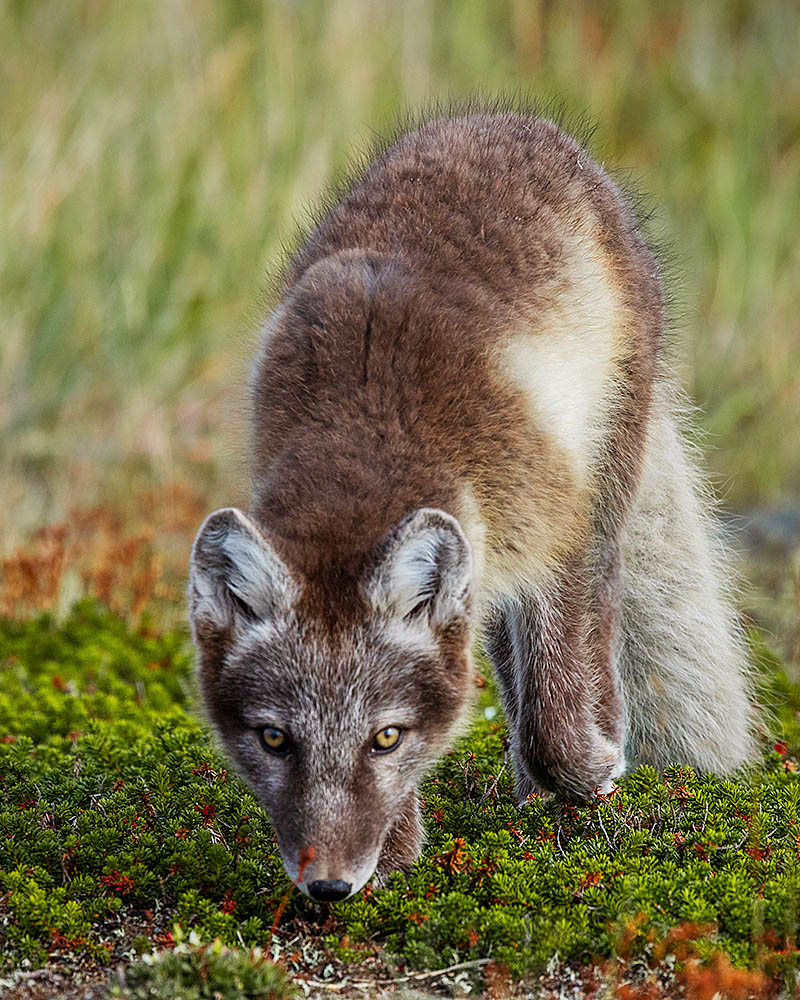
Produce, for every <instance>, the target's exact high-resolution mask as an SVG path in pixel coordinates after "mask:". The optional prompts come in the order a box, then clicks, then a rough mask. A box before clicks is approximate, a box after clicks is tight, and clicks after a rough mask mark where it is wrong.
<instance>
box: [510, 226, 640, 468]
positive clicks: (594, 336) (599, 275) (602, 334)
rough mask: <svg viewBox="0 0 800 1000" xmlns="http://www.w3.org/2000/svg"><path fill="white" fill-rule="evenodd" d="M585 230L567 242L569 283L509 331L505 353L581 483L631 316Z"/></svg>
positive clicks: (612, 392)
mask: <svg viewBox="0 0 800 1000" xmlns="http://www.w3.org/2000/svg"><path fill="white" fill-rule="evenodd" d="M587 229H589V226H588V225H586V226H584V227H583V229H581V230H579V231H578V232H576V233H574V234H570V235H569V236H568V237H567V239H566V241H565V252H566V255H567V256H566V260H565V275H564V277H565V279H566V280H565V287H563V286H562V287H561V288H559V290H558V292H557V293H554V298H553V301H552V302H550V303H548V306H547V308H546V310H545V311H543V312H542V313H539V314H537V315H535V316H534V317H533V318H532V323H531V326H530V328H529V329H527V330H524V331H522V332H519V333H513V334H512V335H511V337H510V340H509V342H508V345H507V348H506V352H505V356H504V358H503V367H504V370H505V372H506V373H507V375H508V376H509V377H510V379H511V381H512V382H513V383H514V384H515V385H516V386H517V387H518V388H520V389H521V390H522V391H523V392H524V393H525V396H526V398H527V401H528V406H529V409H530V413H531V416H532V418H533V420H534V421H535V423H536V426H537V427H539V428H540V429H541V430H543V431H546V432H547V433H548V434H549V435H551V437H552V438H553V440H554V441H555V442H556V443H557V445H558V447H559V449H560V451H561V452H562V454H563V455H564V457H565V458H566V460H567V461H568V462H570V464H571V466H572V471H573V472H574V474H575V477H576V481H577V483H578V485H579V486H585V485H587V484H588V482H589V478H590V474H591V469H592V467H593V464H594V461H595V458H596V456H597V454H598V450H599V447H600V444H601V441H602V438H603V435H604V433H605V431H606V428H607V427H608V425H609V421H610V418H611V416H612V412H613V408H614V400H615V397H616V373H617V361H618V358H619V356H620V353H621V349H623V348H624V345H625V341H626V339H627V337H626V331H625V328H626V326H627V324H628V322H629V319H628V316H627V311H626V309H625V307H624V304H623V303H622V302H621V296H620V293H619V291H618V286H617V283H616V280H615V276H614V275H613V273H612V271H611V268H610V267H609V265H608V263H607V261H606V259H605V255H604V252H603V250H602V249H601V247H600V246H599V244H598V242H597V239H596V237H595V236H594V234H593V233H592V232H591V230H590V229H589V231H588V232H587V231H586V230H587Z"/></svg>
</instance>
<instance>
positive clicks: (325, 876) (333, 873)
mask: <svg viewBox="0 0 800 1000" xmlns="http://www.w3.org/2000/svg"><path fill="white" fill-rule="evenodd" d="M327 853H328V852H326V851H317V850H316V849H315V848H313V847H311V848H304V849H301V850H300V851H291V852H289V851H284V850H283V849H281V855H282V857H283V865H284V868H285V869H286V872H287V874H288V875H289V878H291V880H292V882H294V884H295V885H296V886H297V888H298V889H299V890H300V891H301V892H303V893H305V894H306V896H310V897H311V899H315V900H317V901H318V902H320V903H339V902H341V901H342V900H343V899H348V898H349V897H350V896H352V895H354V894H355V893H356V892H358V891H359V889H362V888H363V887H364V886H365V885H366V884H367V882H368V881H369V880H370V878H371V877H372V875H373V873H374V871H375V868H376V865H377V863H378V854H379V852H378V851H377V850H376V851H375V852H374V857H371V858H370V859H369V860H367V861H366V862H362V863H361V864H358V865H350V866H348V865H347V864H346V863H342V862H339V863H337V862H330V861H327V860H326V858H325V855H326V854H327Z"/></svg>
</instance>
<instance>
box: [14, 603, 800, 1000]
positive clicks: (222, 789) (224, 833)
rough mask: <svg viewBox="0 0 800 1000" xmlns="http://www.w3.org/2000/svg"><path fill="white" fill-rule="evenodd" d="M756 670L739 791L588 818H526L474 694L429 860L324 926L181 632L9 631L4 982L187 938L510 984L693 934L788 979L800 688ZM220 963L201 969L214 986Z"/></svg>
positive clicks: (685, 785)
mask: <svg viewBox="0 0 800 1000" xmlns="http://www.w3.org/2000/svg"><path fill="white" fill-rule="evenodd" d="M753 650H754V655H755V657H756V659H757V660H758V662H759V665H760V676H761V684H762V698H763V700H764V701H765V703H766V704H767V705H768V706H769V705H779V706H780V707H779V708H774V709H772V710H768V711H767V712H766V716H767V718H768V719H769V726H768V728H769V730H770V735H769V737H767V735H766V729H765V734H764V739H765V754H764V760H763V764H760V765H759V766H758V767H754V768H753V769H752V771H751V772H750V773H748V774H743V775H742V776H741V777H740V779H739V780H735V781H733V780H722V779H720V778H717V777H714V776H699V775H696V774H694V773H693V772H692V771H690V770H688V769H686V768H683V767H681V766H680V765H679V764H676V765H674V766H673V767H671V768H669V769H668V771H667V772H666V774H665V775H664V776H659V775H657V774H656V773H655V772H654V771H653V770H651V769H650V768H646V767H643V768H640V769H639V770H638V771H636V772H635V773H633V774H632V775H631V776H630V777H628V778H626V779H625V780H624V781H623V782H622V783H621V785H620V787H619V788H618V789H617V791H615V792H614V793H612V794H611V795H608V796H599V797H598V799H597V801H595V802H593V803H591V804H590V805H589V806H587V807H585V808H573V807H565V806H563V805H559V804H558V803H557V802H554V801H551V800H545V799H541V798H533V799H532V800H531V801H530V802H528V803H527V804H526V805H525V806H524V807H523V808H518V807H517V806H516V804H515V800H514V796H513V785H512V779H511V775H510V773H509V770H508V767H507V765H506V764H505V762H504V740H505V727H504V724H503V722H502V718H501V715H500V711H499V708H498V705H497V694H496V691H495V689H494V687H493V685H492V683H491V680H488V679H486V678H485V677H481V678H480V679H479V684H480V686H481V690H480V692H479V697H478V709H477V713H476V716H477V717H476V721H475V724H474V725H473V726H472V728H471V730H470V732H469V733H468V735H466V736H465V737H464V738H463V739H462V740H461V742H460V743H459V744H458V745H457V747H456V748H455V749H454V751H453V752H452V753H451V754H449V755H448V756H447V757H446V758H445V759H444V760H443V762H442V763H441V764H440V766H439V767H438V769H437V770H436V771H435V772H434V774H433V775H432V776H431V777H430V779H429V780H428V782H427V783H426V785H425V787H424V810H425V817H426V825H427V833H428V841H427V846H426V849H425V852H424V856H423V857H422V859H421V860H420V861H419V862H418V863H417V864H416V865H415V866H414V868H413V869H412V871H411V872H410V873H409V874H408V876H404V875H401V874H396V875H394V876H392V878H391V879H390V881H389V884H388V885H387V886H386V887H384V888H380V889H379V888H377V887H375V886H373V887H369V886H368V887H367V888H365V889H364V890H363V891H362V892H361V893H360V894H359V896H357V897H356V898H355V899H353V900H351V901H348V902H346V903H342V904H338V905H336V906H333V907H330V908H326V907H319V906H315V905H314V904H312V903H311V902H310V901H309V900H307V899H305V898H304V897H302V896H300V895H299V894H297V893H294V894H291V893H290V890H291V888H292V887H291V884H290V883H289V882H288V880H287V878H286V876H285V874H284V872H283V869H282V866H281V863H280V858H279V855H278V853H277V848H276V846H275V844H274V838H273V834H272V831H271V828H270V825H269V822H268V820H267V819H266V817H265V815H264V813H263V812H262V811H261V809H260V807H259V806H258V804H257V803H256V801H255V800H254V799H253V797H252V796H251V795H250V794H249V792H248V791H247V789H246V788H245V787H244V786H243V785H242V784H241V783H240V781H239V780H238V779H237V778H236V777H235V776H234V775H233V774H232V773H231V772H230V771H229V769H228V765H227V763H226V762H225V760H224V759H223V758H222V757H221V755H220V754H219V752H218V751H217V750H216V749H215V747H214V744H213V742H212V740H211V738H210V736H209V733H208V731H207V728H206V727H205V726H204V724H203V723H202V721H201V720H200V718H199V716H197V715H196V714H195V711H194V704H195V699H194V692H193V681H192V674H191V659H190V653H189V648H188V644H187V639H186V636H185V634H184V633H181V632H173V633H169V634H165V635H154V634H151V633H150V632H149V631H148V626H147V622H146V620H145V621H144V622H143V623H142V624H140V625H139V626H138V628H136V629H131V628H130V626H129V625H127V624H126V623H125V622H124V621H123V620H122V619H120V618H119V617H117V616H116V615H114V614H113V613H112V612H110V611H108V610H106V609H105V608H104V607H103V606H101V605H99V604H97V603H94V602H89V601H84V602H82V603H79V604H77V605H76V606H75V608H74V609H73V611H72V612H71V613H70V615H69V616H68V617H67V618H66V619H65V620H63V621H62V622H60V623H59V622H57V621H56V620H55V619H54V618H53V617H51V616H49V615H44V616H40V617H38V618H34V619H31V620H29V621H27V622H19V621H12V620H4V621H2V622H1V623H0V934H1V935H2V937H3V938H4V947H3V949H2V952H3V959H2V961H3V963H4V964H5V968H6V970H8V969H10V968H13V967H18V966H20V965H21V964H26V965H32V966H36V965H39V964H43V963H46V962H48V960H54V959H57V958H62V959H63V958H64V957H68V956H78V957H84V958H86V959H92V960H93V961H94V962H95V963H101V964H102V963H105V962H108V961H109V960H110V957H111V956H112V955H114V956H116V957H117V958H118V957H119V955H120V947H121V945H120V942H122V946H124V949H127V951H126V952H125V953H126V954H127V955H128V956H129V957H132V956H133V954H134V953H135V952H136V951H139V952H149V951H151V950H152V948H153V947H154V946H156V947H158V946H161V947H164V946H167V947H169V946H174V944H175V939H174V933H175V930H176V926H179V928H180V930H178V931H177V933H178V934H184V935H186V934H189V933H190V932H191V931H194V932H195V933H196V934H197V935H198V936H199V939H200V940H203V941H210V940H213V939H219V941H220V942H221V945H220V946H219V948H221V947H222V945H236V944H239V945H241V946H242V947H244V948H245V949H249V948H253V947H256V946H258V947H262V948H265V949H267V953H268V954H273V955H274V954H278V952H279V945H280V942H281V941H284V940H288V939H289V938H291V937H293V936H296V935H297V933H298V931H299V932H300V933H301V934H303V935H304V936H307V937H309V938H313V939H314V940H315V941H316V942H317V945H318V946H319V947H320V948H322V949H323V950H324V951H325V952H326V953H327V954H329V955H330V956H331V959H332V960H334V961H335V960H336V959H338V960H341V961H352V960H356V959H364V958H366V957H367V956H370V955H374V954H378V953H381V954H388V955H391V956H394V957H395V959H396V961H398V962H400V963H402V964H404V965H406V966H408V967H412V968H413V967H417V968H429V969H437V968H444V967H447V966H449V965H452V964H455V963H460V962H468V961H477V960H480V959H491V960H492V962H493V963H500V964H501V965H502V966H504V967H506V968H507V969H508V970H509V972H510V974H511V975H512V976H513V977H515V978H519V977H528V976H532V975H534V974H537V973H538V972H539V971H541V970H542V969H543V968H544V967H545V966H546V964H547V963H548V962H551V961H552V960H553V957H554V956H558V958H559V959H560V960H569V961H575V962H589V961H592V960H593V959H595V958H596V959H597V960H602V959H603V958H607V957H609V956H613V955H615V954H618V953H620V952H624V953H625V954H626V955H629V956H637V955H638V956H642V957H644V958H647V957H648V956H650V957H652V956H654V955H655V956H656V957H658V956H659V954H662V953H663V949H664V947H665V945H664V942H665V940H666V941H668V940H669V937H668V935H669V934H670V931H671V929H672V928H674V927H676V926H678V925H686V924H687V922H688V923H690V924H691V925H692V926H694V927H695V928H700V930H695V932H694V933H693V937H694V938H696V939H698V940H697V941H696V944H695V946H694V954H695V957H699V959H701V960H702V959H704V958H706V959H710V958H711V956H712V954H715V953H722V954H724V955H725V956H726V961H729V962H730V963H732V965H733V966H747V967H751V968H752V967H756V966H757V967H758V968H761V969H764V970H766V971H767V972H768V973H769V974H770V975H773V976H777V975H784V974H787V969H788V968H789V966H790V964H791V961H792V956H793V954H794V927H795V923H796V910H797V898H798V891H799V890H800V865H798V857H800V780H799V778H798V773H797V771H796V762H795V755H796V753H797V751H798V749H800V724H799V723H798V718H799V716H798V709H800V689H798V687H797V686H795V685H793V684H791V683H790V682H789V681H788V680H787V679H786V677H785V676H784V675H783V674H782V673H781V671H780V669H779V666H778V665H777V664H776V663H775V662H774V660H772V658H771V657H770V654H769V652H768V651H767V650H766V648H765V647H764V646H763V645H762V644H761V642H760V640H759V639H758V637H757V636H755V635H754V636H753ZM219 948H218V950H217V951H216V952H213V953H209V954H210V955H212V956H216V957H213V961H214V962H217V961H219V962H220V963H222V964H223V965H224V964H225V962H226V961H229V959H228V958H225V956H226V955H227V954H228V953H227V952H225V951H220V950H219ZM270 948H271V949H272V951H271V952H270V950H269V949H270ZM206 958H207V960H208V961H212V958H211V957H209V956H208V955H207V956H206ZM715 960H716V959H715ZM165 961H166V960H165ZM169 961H172V962H178V964H179V965H180V964H181V962H184V963H185V962H186V961H189V959H188V958H186V957H185V956H184V958H182V959H180V961H179V959H178V958H173V959H171V960H169ZM230 961H233V959H230ZM237 961H238V959H237ZM243 961H244V960H243ZM159 968H161V967H160V966H159ZM164 968H166V966H165V967H164ZM131 982H133V980H131ZM270 988H272V987H270ZM276 988H277V987H276ZM132 995H134V996H138V994H136V993H133V994H132ZM142 995H144V994H142ZM147 995H159V994H147ZM245 995H250V994H245ZM253 995H254V996H260V995H262V994H259V993H253ZM264 995H267V994H264Z"/></svg>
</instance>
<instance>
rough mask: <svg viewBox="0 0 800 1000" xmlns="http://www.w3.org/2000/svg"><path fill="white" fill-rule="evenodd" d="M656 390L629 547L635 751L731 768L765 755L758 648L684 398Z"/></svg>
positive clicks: (635, 758)
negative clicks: (685, 418) (697, 458)
mask: <svg viewBox="0 0 800 1000" xmlns="http://www.w3.org/2000/svg"><path fill="white" fill-rule="evenodd" d="M656 393H657V395H656V398H655V399H654V401H653V411H652V417H651V421H650V428H649V432H648V439H647V444H646V451H645V456H644V465H643V470H642V478H641V481H640V485H639V488H638V490H637V494H636V498H635V500H634V503H633V506H632V509H631V511H630V514H629V517H628V522H627V525H626V529H625V536H624V540H623V547H622V552H623V570H622V573H623V580H622V590H623V598H622V641H621V644H620V651H619V657H620V661H619V662H620V671H621V675H622V685H623V691H624V695H625V704H626V713H627V722H628V738H627V748H626V752H627V758H628V763H629V766H635V765H636V764H642V763H649V764H652V765H653V766H654V767H656V768H657V769H660V768H663V767H664V766H665V765H667V764H668V763H670V762H678V763H684V764H689V765H691V766H693V767H696V768H698V769H699V770H702V771H716V772H718V773H723V774H724V773H728V772H730V771H732V770H734V769H735V768H736V767H737V766H738V765H740V764H742V763H743V762H744V761H746V760H748V759H749V758H751V757H752V756H753V755H754V751H755V740H754V736H753V724H754V709H753V706H752V701H753V698H752V685H751V679H750V676H749V671H748V660H747V651H746V648H745V645H744V641H743V638H742V636H741V634H740V630H739V627H738V624H737V621H736V615H735V611H734V606H733V601H732V596H731V592H730V591H731V585H730V582H729V581H730V580H731V571H730V567H729V566H728V564H727V560H726V557H725V553H724V550H723V547H722V545H721V543H720V540H719V538H718V536H717V530H716V528H715V525H714V524H713V520H712V517H711V515H710V513H709V512H710V510H711V504H710V500H709V498H708V497H707V496H706V494H705V492H704V489H703V487H702V485H701V483H700V479H699V476H698V474H697V472H696V467H695V462H694V461H693V460H692V456H691V446H690V445H688V444H687V442H686V441H685V440H684V437H683V435H682V433H681V430H680V415H679V414H680V406H679V404H678V403H677V402H676V393H675V392H674V391H673V390H672V389H671V388H670V387H669V386H668V385H667V384H666V383H659V384H658V387H657V390H656Z"/></svg>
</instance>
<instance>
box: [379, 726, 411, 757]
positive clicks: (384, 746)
mask: <svg viewBox="0 0 800 1000" xmlns="http://www.w3.org/2000/svg"><path fill="white" fill-rule="evenodd" d="M402 736H403V730H402V729H398V728H397V726H387V727H386V728H385V729H381V731H380V732H379V733H375V736H374V737H373V739H372V752H373V753H389V751H390V750H394V749H395V747H396V746H397V745H398V743H399V742H400V740H401V739H402Z"/></svg>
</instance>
